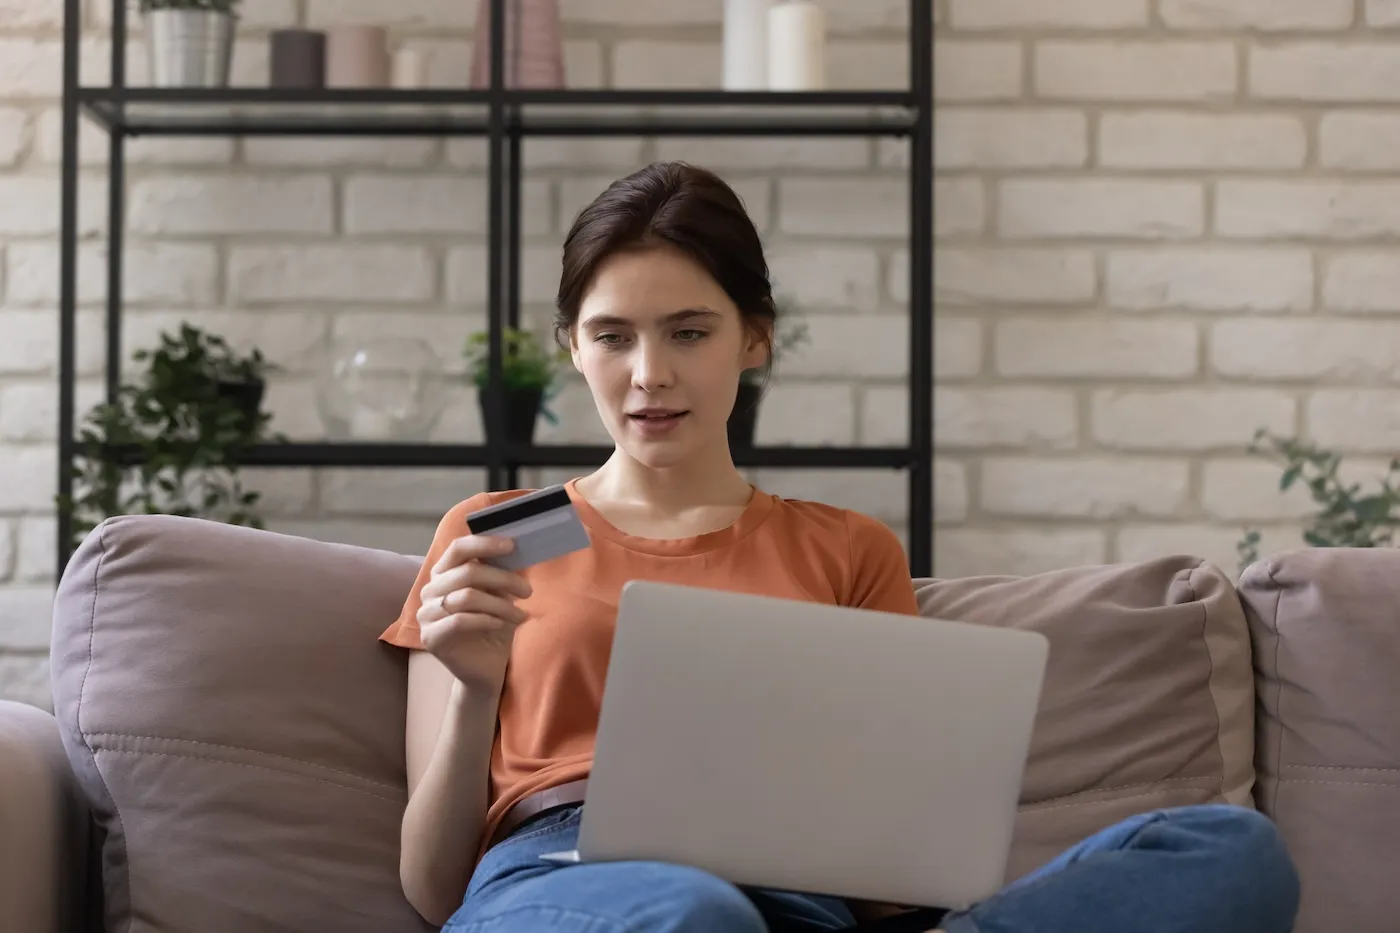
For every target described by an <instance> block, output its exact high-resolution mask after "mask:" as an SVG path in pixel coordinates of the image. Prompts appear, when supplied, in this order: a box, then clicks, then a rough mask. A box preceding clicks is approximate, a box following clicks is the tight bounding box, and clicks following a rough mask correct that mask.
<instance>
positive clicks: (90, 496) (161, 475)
mask: <svg viewBox="0 0 1400 933" xmlns="http://www.w3.org/2000/svg"><path fill="white" fill-rule="evenodd" d="M133 359H134V360H135V361H136V362H138V363H145V364H146V366H145V370H144V372H142V373H141V375H140V377H139V379H137V380H136V381H134V382H130V383H126V384H124V385H121V386H119V387H118V390H117V393H116V397H115V399H113V400H112V401H110V402H103V403H101V404H98V405H96V406H94V407H93V408H92V409H91V410H90V411H89V412H88V413H87V414H86V416H85V418H84V420H83V422H82V425H81V427H80V428H79V432H78V437H77V448H78V449H77V453H76V455H75V457H74V463H73V465H72V466H71V468H70V469H71V471H72V477H73V493H72V495H71V496H68V497H66V498H65V497H61V496H60V497H58V500H57V505H58V508H59V509H60V510H62V511H64V512H66V513H67V514H69V515H71V516H72V518H73V533H74V542H73V543H74V544H75V545H76V544H77V543H78V542H80V541H81V540H82V538H83V536H85V535H86V534H87V533H88V532H89V531H91V530H92V529H93V528H95V527H96V526H97V525H98V524H100V523H101V521H102V520H103V519H105V518H109V517H111V516H113V515H131V514H168V515H185V516H193V517H199V518H208V519H213V520H216V521H224V522H228V523H230V524H235V525H249V526H252V527H255V528H261V527H263V525H262V520H261V518H260V517H259V515H258V514H257V512H256V507H257V505H258V503H259V499H260V494H259V493H258V492H256V491H253V490H249V489H246V488H245V487H244V486H243V483H242V481H241V480H240V477H239V472H238V458H239V455H240V454H241V453H242V452H243V451H245V450H246V449H247V448H248V447H250V446H251V445H253V444H257V443H266V442H269V441H272V440H283V438H281V437H280V436H273V435H271V434H270V433H269V432H268V430H267V425H268V423H269V422H270V421H271V416H270V415H268V414H267V413H265V412H263V411H262V409H261V401H262V395H263V390H264V386H265V379H266V376H267V374H268V373H269V372H272V371H274V370H275V369H276V367H274V366H272V365H271V364H269V363H268V362H267V361H266V360H265V359H264V358H263V355H262V353H261V352H260V351H258V350H253V351H252V352H251V353H249V354H247V355H240V354H238V353H237V352H235V351H234V350H233V349H232V348H231V347H230V346H229V344H228V343H227V341H225V340H224V338H222V337H220V336H218V335H216V334H206V333H205V332H203V331H201V330H200V329H198V328H196V327H193V326H192V325H190V324H184V325H182V326H181V328H180V330H179V332H178V333H176V334H169V333H165V334H162V335H161V340H160V343H159V345H158V346H157V347H155V348H154V349H151V350H141V351H138V352H136V353H135V354H133Z"/></svg>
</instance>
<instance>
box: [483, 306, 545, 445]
mask: <svg viewBox="0 0 1400 933" xmlns="http://www.w3.org/2000/svg"><path fill="white" fill-rule="evenodd" d="M501 350H502V354H501V381H502V385H501V387H500V390H501V391H502V393H503V398H502V401H503V403H504V414H505V424H504V425H498V424H497V423H496V418H495V415H494V405H493V402H494V401H495V395H494V393H493V390H492V387H491V384H490V381H491V365H490V364H491V360H490V334H489V332H487V331H478V332H476V333H474V334H472V335H471V336H469V337H468V338H467V343H466V346H465V347H464V349H463V353H464V355H465V357H466V359H467V366H468V369H469V372H470V378H471V380H472V382H473V383H474V384H475V385H476V388H477V399H478V402H479V403H480V405H481V418H482V423H483V424H484V425H486V436H487V438H488V439H489V440H491V441H497V440H500V439H504V440H505V441H506V442H507V443H512V444H530V443H532V442H533V441H534V437H535V422H536V420H537V417H538V416H539V415H541V414H543V415H544V417H545V420H547V421H549V422H550V423H553V422H554V421H555V418H554V415H553V414H552V413H551V412H550V411H549V408H548V402H549V400H550V399H551V398H552V397H553V395H554V391H555V388H556V385H557V380H558V377H559V372H560V370H561V369H562V367H563V366H564V365H565V364H566V363H567V362H568V360H569V355H568V353H567V352H565V351H564V350H563V349H560V348H555V349H552V350H551V349H549V348H547V347H546V346H545V343H544V341H542V340H541V339H540V338H539V337H537V336H535V335H534V334H532V333H530V332H529V331H525V330H520V329H518V328H513V327H507V328H505V329H504V330H503V331H502V332H501Z"/></svg>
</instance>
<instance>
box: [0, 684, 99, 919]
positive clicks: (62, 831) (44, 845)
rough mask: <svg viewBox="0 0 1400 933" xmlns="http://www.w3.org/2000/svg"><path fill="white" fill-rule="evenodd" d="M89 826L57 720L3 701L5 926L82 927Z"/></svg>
mask: <svg viewBox="0 0 1400 933" xmlns="http://www.w3.org/2000/svg"><path fill="white" fill-rule="evenodd" d="M88 826H89V815H88V811H87V806H86V804H85V803H83V801H82V797H81V796H80V794H79V792H78V787H77V783H76V781H75V780H74V778H73V772H72V771H71V770H70V769H69V766H68V758H67V755H66V754H65V753H64V750H63V743H62V741H61V740H60V738H59V733H58V723H57V721H56V720H55V719H54V718H53V717H52V716H50V715H49V714H48V713H46V712H44V711H43V710H41V709H38V708H36V707H33V706H27V705H24V704H21V703H14V702H10V701H0V930H15V931H20V930H23V931H25V933H70V931H74V930H79V929H81V928H82V925H83V923H84V922H85V918H84V915H85V911H86V904H85V900H86V898H85V893H86V890H87V881H86V876H87V849H88Z"/></svg>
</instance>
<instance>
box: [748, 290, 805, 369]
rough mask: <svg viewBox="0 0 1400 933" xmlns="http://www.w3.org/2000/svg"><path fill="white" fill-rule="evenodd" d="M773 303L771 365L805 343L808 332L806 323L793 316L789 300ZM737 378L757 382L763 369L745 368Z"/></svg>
mask: <svg viewBox="0 0 1400 933" xmlns="http://www.w3.org/2000/svg"><path fill="white" fill-rule="evenodd" d="M774 304H775V305H776V310H777V319H776V321H775V322H774V325H773V347H772V358H773V365H774V366H776V365H777V364H778V361H779V360H780V359H782V358H783V356H785V355H786V354H787V353H789V352H791V351H793V350H796V349H797V348H798V347H800V346H803V345H804V344H806V343H807V342H808V337H809V334H808V331H807V323H806V322H805V321H801V320H797V319H794V318H793V316H792V310H791V309H792V304H791V302H789V301H786V300H780V301H776V302H775V303H774ZM739 378H740V380H741V381H743V382H747V383H750V384H757V383H759V382H761V381H762V380H763V370H762V369H746V370H744V371H743V372H742V373H740V374H739Z"/></svg>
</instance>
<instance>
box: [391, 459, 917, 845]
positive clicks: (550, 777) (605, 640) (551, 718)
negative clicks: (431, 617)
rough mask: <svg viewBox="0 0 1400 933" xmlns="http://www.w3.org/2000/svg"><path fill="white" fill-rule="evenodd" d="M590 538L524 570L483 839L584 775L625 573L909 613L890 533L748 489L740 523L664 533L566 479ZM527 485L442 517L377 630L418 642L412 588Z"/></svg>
mask: <svg viewBox="0 0 1400 933" xmlns="http://www.w3.org/2000/svg"><path fill="white" fill-rule="evenodd" d="M565 488H566V489H567V490H568V493H569V497H570V498H571V499H572V500H573V502H574V505H575V507H576V508H577V510H578V513H579V517H580V518H581V519H582V521H583V524H584V526H585V527H586V528H587V529H588V536H589V538H590V540H591V546H590V547H588V548H585V549H584V550H581V551H575V552H574V553H572V554H567V555H565V556H563V557H559V558H556V559H554V560H551V561H546V562H545V563H543V564H537V565H535V566H534V567H531V568H529V569H528V570H526V571H524V575H525V576H526V578H527V579H528V580H529V581H530V585H531V587H532V589H533V594H532V595H531V596H530V598H529V599H525V600H522V601H520V602H519V603H518V605H519V606H520V608H522V609H523V610H525V612H526V613H527V616H528V617H527V619H526V621H525V622H524V623H522V624H521V625H520V626H519V627H518V628H517V629H516V632H515V641H514V643H513V644H512V646H511V656H510V664H509V666H508V668H507V671H506V678H505V685H504V688H503V691H502V694H501V698H500V712H499V728H498V730H497V733H496V740H495V744H494V747H493V748H492V750H491V779H490V800H489V809H488V811H487V815H486V826H485V828H484V831H483V837H482V838H483V844H484V840H489V839H490V838H491V837H492V836H493V835H494V833H495V831H496V827H497V826H498V825H499V824H500V821H501V819H502V817H503V816H504V815H505V814H506V812H507V811H508V810H509V809H510V808H511V807H512V806H514V805H515V804H516V803H518V802H519V801H520V800H522V799H524V798H525V797H528V796H529V795H530V794H533V793H535V792H536V791H540V790H544V789H546V788H549V787H554V786H557V785H559V784H565V783H568V782H570V781H574V780H578V779H579V778H583V777H587V776H588V773H589V769H590V767H591V764H592V761H593V743H594V736H595V733H596V729H597V725H598V714H599V709H600V706H601V703H602V698H603V681H604V679H605V677H606V674H607V668H608V658H609V655H610V653H611V649H612V636H613V626H614V623H615V621H616V617H617V605H618V598H619V596H620V594H621V590H622V586H623V584H624V583H626V582H627V581H629V580H634V579H643V580H660V581H665V582H670V583H678V584H683V585H689V586H706V587H712V588H719V589H725V590H734V591H739V592H747V593H755V594H759V595H766V596H776V597H781V598H787V599H798V600H805V601H809V602H816V603H827V604H837V605H843V606H860V607H864V608H868V609H877V610H882V611H885V612H898V613H904V614H908V615H917V614H918V611H919V609H918V603H917V601H916V599H915V595H914V587H913V583H912V581H911V579H910V575H909V565H908V561H907V558H906V557H905V554H904V549H903V547H902V546H901V545H900V543H899V539H898V538H897V537H895V535H894V533H893V532H892V531H891V530H890V529H889V528H887V527H886V526H885V525H883V524H881V523H880V522H878V521H876V520H875V519H873V518H869V517H867V516H864V515H861V514H860V513H857V512H852V511H848V510H846V509H839V508H835V507H833V506H829V505H822V504H819V503H815V502H805V501H801V500H794V499H783V498H779V497H777V496H773V495H770V494H768V493H765V492H762V491H761V490H757V489H755V490H754V494H753V497H752V498H751V500H750V501H749V504H748V506H747V507H746V508H745V509H744V511H743V513H742V514H741V515H740V516H739V518H738V519H737V520H736V521H734V522H733V523H732V524H731V525H729V526H728V527H726V528H723V529H721V530H719V531H713V532H709V533H707V534H702V535H696V536H692V537H688V538H676V539H668V540H659V539H654V538H639V537H633V536H631V535H627V534H624V533H623V532H622V531H620V530H619V529H617V528H616V527H614V526H613V525H612V524H611V523H609V522H608V521H607V520H606V519H605V518H603V516H602V515H601V514H600V513H599V512H598V511H597V510H596V509H594V508H593V507H592V506H590V505H589V504H588V502H587V500H585V499H584V498H583V496H582V495H580V494H579V492H578V490H577V489H576V488H575V485H574V481H573V480H570V481H569V482H568V483H566V484H565ZM529 491H530V490H524V489H521V490H511V491H507V492H492V493H481V494H479V495H475V496H472V497H471V498H470V499H467V500H466V501H465V502H462V503H460V504H458V505H457V506H455V507H454V508H453V509H452V510H451V511H450V512H448V513H447V515H446V516H445V517H444V518H443V520H442V522H441V523H440V524H439V526H438V530H437V535H436V536H435V537H434V539H433V543H432V547H431V548H430V550H429V551H428V555H427V558H426V559H425V560H424V562H423V566H422V568H421V569H420V571H419V573H418V578H417V580H415V581H414V584H413V590H412V591H411V592H410V593H409V595H408V599H407V601H406V602H405V603H404V607H403V612H402V613H401V614H400V616H399V618H398V619H397V620H396V621H395V622H394V623H393V624H392V625H390V626H389V627H388V629H387V630H385V632H384V633H383V634H382V635H381V636H380V639H381V640H383V641H386V642H388V643H390V644H393V645H398V646H400V647H403V648H414V649H421V648H422V647H423V644H422V641H421V639H420V637H419V632H418V623H417V614H418V608H419V606H420V600H419V595H418V594H419V591H420V590H421V589H422V587H423V584H424V583H426V582H427V581H428V579H429V577H430V575H431V571H432V567H433V565H434V564H435V563H436V562H437V560H438V558H439V557H441V556H442V553H443V551H444V550H445V549H446V548H447V546H448V544H450V543H451V542H452V541H453V540H454V539H455V538H458V537H460V536H462V535H463V534H466V533H467V524H466V516H467V515H469V514H471V513H472V512H475V511H477V510H478V509H482V508H485V507H486V506H488V505H494V504H496V503H498V502H504V501H507V500H509V499H513V498H515V497H517V496H522V495H525V494H526V493H527V492H529Z"/></svg>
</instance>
